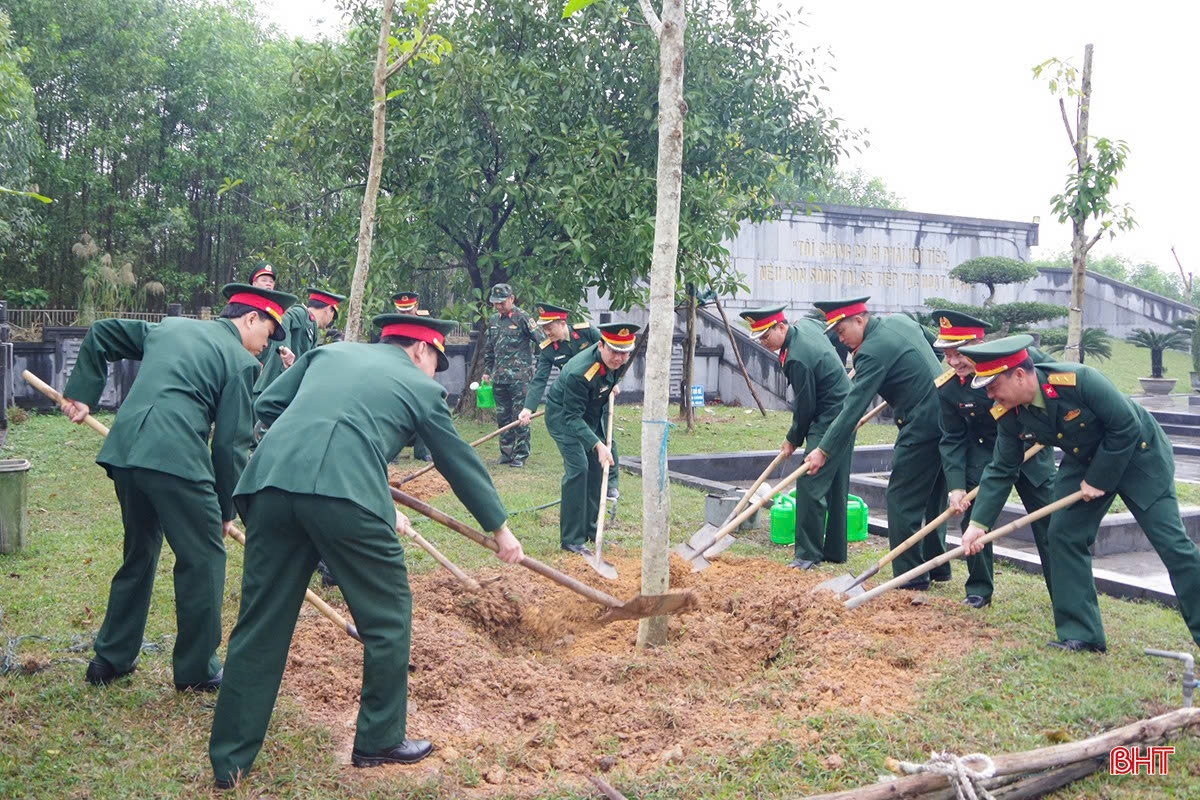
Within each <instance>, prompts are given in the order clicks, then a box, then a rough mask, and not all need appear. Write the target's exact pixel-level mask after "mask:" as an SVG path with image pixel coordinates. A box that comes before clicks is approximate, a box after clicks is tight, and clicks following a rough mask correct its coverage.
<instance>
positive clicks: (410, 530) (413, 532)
mask: <svg viewBox="0 0 1200 800" xmlns="http://www.w3.org/2000/svg"><path fill="white" fill-rule="evenodd" d="M401 533H403V534H404V535H405V536H407V537H408V538H410V539H412V540H413V541H414V542H416V543H417V545H418V546H419V547H420V548H421V549H422V550H424V551H425V552H426V553H429V555H431V556H433V560H434V561H436V562H438V563H439V564H441V565H442V566H443V567H445V568H446V569H448V570H449V571H450V574H451V575H453V576H454V577H455V578H458V582H459V583H461V584H462V585H463V586H466V587H467V588H468V589H470V590H471V591H473V592H478V591H479V590H480V588H482V587H480V585H479V581H477V580H475V579H474V578H472V577H471V576H470V575H468V574H467V573H465V572H463V571H462V569H460V568H459V566H458V564H455V563H454V562H453V561H451V560H450V559H448V558H446V557H445V556H444V555H442V551H440V550H438V549H437V548H436V547H434V546H433V544H432V543H431V542H430V541H429V540H428V539H426V538H425V537H424V536H422V535H421V534H419V533H417V529H416V528H414V527H413V526H412V525H411V524H409V525H405V526H404V529H403V530H402V531H401Z"/></svg>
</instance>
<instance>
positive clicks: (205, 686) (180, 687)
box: [175, 669, 225, 692]
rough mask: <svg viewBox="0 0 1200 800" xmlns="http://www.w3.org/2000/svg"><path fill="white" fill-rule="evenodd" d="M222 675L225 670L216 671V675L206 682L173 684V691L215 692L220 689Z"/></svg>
mask: <svg viewBox="0 0 1200 800" xmlns="http://www.w3.org/2000/svg"><path fill="white" fill-rule="evenodd" d="M224 674H225V670H223V669H219V670H217V674H216V675H213V676H212V677H211V678H209V679H208V680H206V681H199V682H198V683H177V684H175V691H177V692H187V691H192V692H215V691H217V690H218V689H220V688H221V676H222V675H224Z"/></svg>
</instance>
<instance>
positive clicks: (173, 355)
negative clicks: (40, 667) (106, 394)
mask: <svg viewBox="0 0 1200 800" xmlns="http://www.w3.org/2000/svg"><path fill="white" fill-rule="evenodd" d="M223 291H224V294H225V297H227V298H228V299H229V303H228V305H226V307H225V309H224V310H223V311H222V312H221V318H220V319H216V320H206V321H199V320H191V319H183V318H181V317H167V318H166V319H164V320H163V321H162V322H160V323H157V324H150V323H146V322H140V321H133V320H123V319H105V320H99V321H97V322H94V323H92V326H91V328H90V329H89V330H88V333H87V336H85V337H84V339H83V343H82V344H81V345H80V348H79V360H78V361H76V362H75V369H74V370H73V371H72V373H71V378H70V380H69V381H67V387H66V390H65V391H64V392H63V394H64V396H65V397H64V403H63V411H64V412H65V413H66V414H67V416H68V417H69V418H70V419H71V421H72V422H76V423H78V422H83V420H84V419H85V418H86V417H87V415H88V413H89V411H90V408H91V406H93V405H95V404H96V402H97V401H98V400H99V398H100V394H101V392H103V391H104V382H105V379H106V377H107V374H108V362H110V361H118V360H120V359H122V358H132V359H136V360H139V361H141V362H142V363H141V369H140V370H139V371H138V376H137V378H136V379H135V380H134V382H133V386H132V387H131V388H130V390H129V395H128V397H126V398H125V401H124V402H123V403H122V404H121V408H120V410H119V411H118V412H117V418H116V420H115V421H114V422H113V425H112V430H111V431H110V432H109V434H108V437H107V438H106V439H105V440H104V446H103V447H101V448H100V455H99V456H97V458H96V462H97V463H98V464H100V465H101V466H103V467H104V469H105V470H106V471H107V472H108V476H109V477H110V478H112V482H113V485H114V486H115V488H116V491H117V501H118V502H119V503H120V504H121V521H122V523H123V524H124V527H125V559H124V562H123V563H122V565H121V568H120V569H119V570H117V574H116V575H115V576H114V577H113V580H112V588H111V590H110V592H109V596H108V608H107V610H106V611H105V614H104V624H103V625H102V626H101V627H100V632H99V633H98V634H97V635H96V642H95V650H96V657H95V658H93V659H92V661H91V663H89V664H88V668H87V674H86V679H87V681H88V683H92V684H95V685H105V684H108V683H111V682H112V681H114V680H116V679H117V678H119V677H121V676H122V675H128V674H129V673H131V672H133V670H134V668H135V667H136V665H137V660H138V653H139V652H140V651H141V649H142V634H143V633H144V632H145V629H146V615H147V613H148V612H149V609H150V593H151V590H152V589H153V588H154V575H155V570H156V567H157V565H158V554H159V551H160V550H161V549H162V540H163V536H164V535H165V536H166V539H167V544H169V545H170V546H171V550H172V551H173V552H174V553H175V618H176V623H177V625H178V632H177V636H176V638H175V652H174V655H173V658H172V667H173V670H174V678H175V687H176V688H177V689H179V690H184V689H197V690H203V691H212V690H215V689H216V688H217V687H218V686H220V684H221V662H220V661H219V660H218V659H217V655H216V652H217V645H219V644H220V643H221V598H222V595H223V593H224V589H225V546H224V545H223V544H222V542H221V536H222V533H223V532H228V531H229V529H230V526H231V525H232V524H233V501H232V496H233V488H234V485H235V484H236V483H237V481H238V478H239V477H240V476H241V474H242V468H243V467H244V466H245V465H246V457H247V454H248V453H249V451H250V435H251V433H250V432H251V428H252V423H253V415H252V411H251V405H250V389H251V387H252V386H253V385H254V377H255V375H257V374H258V362H257V361H255V360H254V356H255V355H257V354H258V352H259V351H261V350H262V349H263V348H265V347H266V346H267V342H268V341H269V340H270V339H271V338H273V337H277V336H281V335H282V333H283V329H282V328H281V327H280V320H282V319H283V313H284V309H286V308H287V307H288V305H290V304H291V303H292V302H293V301H295V299H296V298H294V297H292V296H291V295H290V294H283V293H281V292H273V291H270V290H267V289H258V288H255V287H252V286H249V285H246V284H238V283H232V284H229V285H228V286H226V287H225V288H224V290H223ZM210 431H211V437H212V441H211V446H210V444H209V434H210Z"/></svg>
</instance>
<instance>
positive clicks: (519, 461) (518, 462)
mask: <svg viewBox="0 0 1200 800" xmlns="http://www.w3.org/2000/svg"><path fill="white" fill-rule="evenodd" d="M508 465H509V466H510V467H523V466H525V461H524V459H520V458H514V459H513V460H512V461H510V462H508Z"/></svg>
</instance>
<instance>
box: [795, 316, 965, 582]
mask: <svg viewBox="0 0 1200 800" xmlns="http://www.w3.org/2000/svg"><path fill="white" fill-rule="evenodd" d="M869 299H870V298H869V297H851V298H847V299H844V300H829V301H823V302H819V303H814V305H816V307H817V308H819V309H821V310H822V311H824V312H825V319H826V321H827V326H826V327H827V328H830V329H834V330H836V331H837V334H838V338H840V339H841V340H842V343H843V344H844V345H846V346H847V347H849V348H850V350H851V351H852V352H853V353H854V372H855V376H854V380H853V381H851V384H850V393H849V394H848V395H847V396H846V402H845V405H843V406H842V410H841V411H840V412H839V413H838V416H837V418H836V419H835V420H834V421H833V422H831V423H830V424H829V428H828V429H827V430H826V432H825V435H824V436H823V437H822V438H821V443H820V444H819V445H818V446H817V447H816V448H814V449H812V450H811V451H810V452H809V454H808V455H807V456H805V458H804V460H805V461H806V462H808V464H809V465H810V472H809V474H810V475H813V476H815V475H819V474H820V472H819V470H820V469H821V468H822V467H823V466H825V462H826V461H827V460H828V459H829V458H830V457H831V455H832V454H835V453H841V452H842V451H843V450H844V449H846V448H848V447H850V446H851V444H852V442H853V441H854V430H855V427H856V426H857V424H858V421H859V419H861V418H862V416H863V414H864V413H866V411H867V407H868V406H869V405H870V403H871V400H872V398H874V397H875V395H877V394H878V395H879V396H881V397H882V398H883V399H884V400H886V401H887V403H888V405H889V406H891V408H892V410H893V412H894V414H895V420H896V427H897V428H899V429H900V431H899V433H898V434H897V435H896V445H895V447H894V448H893V450H892V471H891V474H890V475H889V476H888V488H887V516H888V541H889V542H890V544H891V546H892V547H893V548H895V547H896V546H897V545H899V544H900V543H901V542H903V541H904V540H905V539H907V538H908V537H909V536H911V535H912V534H914V533H916V532H917V529H918V528H920V527H921V525H922V522H923V521H925V520H931V519H933V518H934V517H936V516H938V515H939V514H941V513H942V512H943V511H945V509H946V478H945V476H944V475H943V474H942V468H941V463H940V460H939V458H938V440H939V439H940V438H941V428H940V427H939V425H938V400H937V389H936V387H935V386H934V383H933V381H934V379H935V378H937V376H938V375H939V374H941V369H940V367H939V365H938V360H937V358H936V357H935V356H934V354H933V348H931V347H930V346H929V341H928V340H927V339H926V335H925V330H924V329H923V328H922V327H921V326H920V325H918V324H917V323H916V322H914V321H913V320H911V319H909V318H908V317H906V316H904V315H903V314H894V315H892V316H888V317H876V316H872V315H871V313H870V312H869V311H868V310H867V300H869ZM945 542H946V526H945V525H941V526H939V527H938V529H937V531H936V533H934V534H930V535H929V536H926V537H925V538H924V539H922V540H921V542H920V543H919V544H917V545H915V546H914V547H911V548H909V549H908V550H906V551H905V552H904V553H902V554H900V555H899V556H897V557H896V559H895V560H894V561H893V562H892V570H893V574H895V575H900V574H902V573H904V572H907V571H908V570H910V569H912V568H913V567H916V566H918V565H920V564H922V563H923V562H925V561H928V560H929V559H931V558H936V557H937V556H939V555H941V554H942V553H943V552H944V551H945ZM930 578H932V579H933V580H935V581H948V580H950V565H949V564H943V565H942V566H940V567H938V568H937V569H935V570H933V572H932V573H931V574H930V576H929V577H925V576H922V577H921V578H918V579H916V580H914V581H910V582H909V583H907V584H905V585H904V586H903V587H902V588H905V589H916V590H924V589H927V588H929V580H930Z"/></svg>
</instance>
